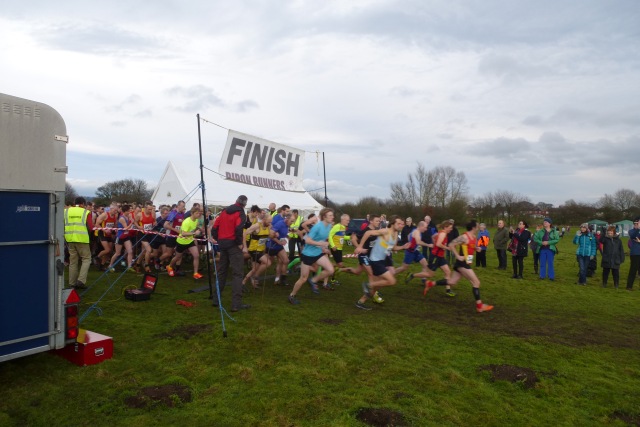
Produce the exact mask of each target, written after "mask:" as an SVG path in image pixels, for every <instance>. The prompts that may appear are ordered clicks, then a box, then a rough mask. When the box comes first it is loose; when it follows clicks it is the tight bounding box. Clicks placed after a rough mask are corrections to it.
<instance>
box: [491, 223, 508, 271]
mask: <svg viewBox="0 0 640 427" xmlns="http://www.w3.org/2000/svg"><path fill="white" fill-rule="evenodd" d="M509 240H510V239H509V230H507V228H506V227H505V226H504V221H503V220H499V221H498V230H497V231H496V235H495V237H494V238H493V247H494V248H495V249H496V254H497V255H498V270H506V269H507V246H508V245H509Z"/></svg>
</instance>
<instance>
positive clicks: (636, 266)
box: [627, 216, 640, 291]
mask: <svg viewBox="0 0 640 427" xmlns="http://www.w3.org/2000/svg"><path fill="white" fill-rule="evenodd" d="M629 259H630V260H631V265H630V266H629V276H627V290H628V291H632V290H633V282H635V280H636V276H637V275H638V271H640V216H639V217H636V218H635V219H634V220H633V228H632V229H631V230H629Z"/></svg>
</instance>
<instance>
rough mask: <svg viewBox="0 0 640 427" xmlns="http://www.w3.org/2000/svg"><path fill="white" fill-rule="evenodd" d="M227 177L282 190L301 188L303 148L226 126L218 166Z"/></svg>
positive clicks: (301, 190) (297, 190)
mask: <svg viewBox="0 0 640 427" xmlns="http://www.w3.org/2000/svg"><path fill="white" fill-rule="evenodd" d="M218 170H219V172H220V173H221V174H224V176H225V177H226V179H230V180H233V181H238V182H242V183H245V184H249V185H255V186H258V187H265V188H271V189H274V190H281V191H296V192H304V191H305V190H304V188H303V187H302V179H303V177H304V173H303V172H304V150H298V149H297V148H293V147H289V146H287V145H282V144H278V143H277V142H273V141H268V140H266V139H262V138H258V137H257V136H252V135H247V134H245V133H240V132H236V131H234V130H231V129H229V135H228V136H227V145H226V146H225V147H224V152H223V153H222V158H221V159H220V167H219V168H218Z"/></svg>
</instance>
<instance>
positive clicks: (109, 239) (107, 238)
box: [98, 230, 113, 243]
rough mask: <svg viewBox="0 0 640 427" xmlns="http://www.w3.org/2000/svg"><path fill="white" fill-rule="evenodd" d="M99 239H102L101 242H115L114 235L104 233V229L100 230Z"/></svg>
mask: <svg viewBox="0 0 640 427" xmlns="http://www.w3.org/2000/svg"><path fill="white" fill-rule="evenodd" d="M98 240H100V241H101V242H109V243H113V235H109V236H106V235H105V234H104V231H102V230H99V231H98Z"/></svg>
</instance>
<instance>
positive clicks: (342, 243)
mask: <svg viewBox="0 0 640 427" xmlns="http://www.w3.org/2000/svg"><path fill="white" fill-rule="evenodd" d="M340 244H341V245H344V237H341V238H340Z"/></svg>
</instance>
